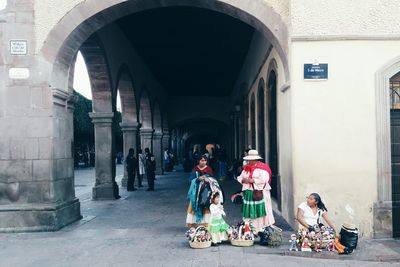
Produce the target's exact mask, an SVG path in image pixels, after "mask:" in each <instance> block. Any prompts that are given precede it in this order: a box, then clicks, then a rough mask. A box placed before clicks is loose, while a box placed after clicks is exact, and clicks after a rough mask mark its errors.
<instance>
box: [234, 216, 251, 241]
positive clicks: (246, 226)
mask: <svg viewBox="0 0 400 267" xmlns="http://www.w3.org/2000/svg"><path fill="white" fill-rule="evenodd" d="M228 238H229V240H232V239H233V240H254V239H255V234H254V227H253V225H252V224H251V221H250V220H244V221H243V222H241V223H239V224H238V225H236V226H231V227H230V228H229V229H228Z"/></svg>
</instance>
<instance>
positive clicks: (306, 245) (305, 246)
mask: <svg viewBox="0 0 400 267" xmlns="http://www.w3.org/2000/svg"><path fill="white" fill-rule="evenodd" d="M301 251H307V252H311V251H312V250H311V243H310V242H309V241H308V237H304V239H303V243H302V244H301Z"/></svg>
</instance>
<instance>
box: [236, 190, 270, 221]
mask: <svg viewBox="0 0 400 267" xmlns="http://www.w3.org/2000/svg"><path fill="white" fill-rule="evenodd" d="M264 216H267V212H266V210H265V200H264V198H263V199H262V200H260V201H254V200H253V191H252V190H245V191H243V205H242V217H243V218H252V219H254V218H259V217H264Z"/></svg>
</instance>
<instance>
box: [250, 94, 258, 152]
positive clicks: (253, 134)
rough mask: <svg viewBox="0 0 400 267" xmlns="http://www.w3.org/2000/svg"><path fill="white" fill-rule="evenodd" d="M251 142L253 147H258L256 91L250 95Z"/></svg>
mask: <svg viewBox="0 0 400 267" xmlns="http://www.w3.org/2000/svg"><path fill="white" fill-rule="evenodd" d="M249 109H250V112H249V113H250V127H249V129H250V144H251V148H252V149H256V148H257V142H256V139H257V137H256V98H255V95H254V93H252V94H251V97H250V106H249Z"/></svg>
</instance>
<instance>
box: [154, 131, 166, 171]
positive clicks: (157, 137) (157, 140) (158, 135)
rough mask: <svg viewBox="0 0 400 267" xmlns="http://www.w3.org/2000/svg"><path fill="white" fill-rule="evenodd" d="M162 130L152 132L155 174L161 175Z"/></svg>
mask: <svg viewBox="0 0 400 267" xmlns="http://www.w3.org/2000/svg"><path fill="white" fill-rule="evenodd" d="M161 140H162V132H155V133H153V155H154V157H155V159H156V174H157V175H161V174H162V173H163V167H162V166H163V163H164V160H163V158H164V157H163V147H162V143H161Z"/></svg>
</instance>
